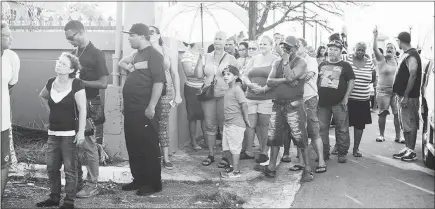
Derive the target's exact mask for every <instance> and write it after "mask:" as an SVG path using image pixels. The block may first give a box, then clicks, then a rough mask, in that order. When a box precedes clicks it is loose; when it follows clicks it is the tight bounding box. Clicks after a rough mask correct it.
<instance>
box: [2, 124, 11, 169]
mask: <svg viewBox="0 0 435 209" xmlns="http://www.w3.org/2000/svg"><path fill="white" fill-rule="evenodd" d="M11 138H12V131H11V129H8V130H4V131H2V133H1V140H2V142H1V146H2V148H1V152H2V153H1V158H2V159H1V161H2V162H1V165H2V169H3V168H8V166H9V165H10V164H11V148H10V141H11Z"/></svg>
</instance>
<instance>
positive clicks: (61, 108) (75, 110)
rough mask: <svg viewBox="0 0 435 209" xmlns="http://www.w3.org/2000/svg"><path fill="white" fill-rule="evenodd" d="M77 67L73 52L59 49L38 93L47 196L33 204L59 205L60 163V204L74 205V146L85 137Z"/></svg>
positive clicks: (83, 103) (83, 111) (82, 94)
mask: <svg viewBox="0 0 435 209" xmlns="http://www.w3.org/2000/svg"><path fill="white" fill-rule="evenodd" d="M80 68H81V67H80V63H79V59H78V58H77V57H76V56H74V55H72V54H71V53H62V54H61V55H60V57H59V59H58V60H57V61H56V67H55V71H56V73H57V76H56V77H54V78H50V79H49V80H48V82H47V84H46V85H45V86H44V88H43V89H42V91H41V93H40V94H39V97H40V99H41V102H42V105H43V106H44V107H45V108H46V110H47V112H48V114H49V119H48V121H49V127H48V141H47V154H46V163H47V173H48V179H49V182H50V198H49V199H47V200H44V201H42V202H39V203H37V204H36V206H37V207H53V206H59V203H60V197H61V195H60V192H61V184H60V182H61V175H60V168H61V167H62V163H63V165H64V171H65V181H66V184H65V193H66V196H65V199H64V201H63V205H62V206H61V208H74V199H75V198H76V189H77V181H78V179H77V178H78V176H77V162H78V153H77V146H79V145H82V144H83V143H84V141H85V127H86V114H87V112H86V93H85V89H84V85H83V82H82V81H81V80H80V79H76V78H75V77H76V73H77V71H78V70H79V69H80ZM77 120H78V121H77ZM77 122H78V124H77ZM90 134H93V133H90ZM87 135H89V134H87Z"/></svg>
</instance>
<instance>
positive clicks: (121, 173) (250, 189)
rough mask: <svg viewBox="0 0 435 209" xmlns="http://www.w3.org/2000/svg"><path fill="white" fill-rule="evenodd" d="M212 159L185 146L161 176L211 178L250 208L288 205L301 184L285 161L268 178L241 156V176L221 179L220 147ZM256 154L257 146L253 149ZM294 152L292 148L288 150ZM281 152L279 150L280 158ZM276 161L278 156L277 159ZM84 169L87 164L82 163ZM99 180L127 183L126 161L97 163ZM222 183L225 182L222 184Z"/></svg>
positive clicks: (31, 169)
mask: <svg viewBox="0 0 435 209" xmlns="http://www.w3.org/2000/svg"><path fill="white" fill-rule="evenodd" d="M217 150H218V151H217V152H216V153H217V154H216V156H215V162H214V163H213V164H211V165H210V166H203V165H202V164H201V162H202V160H204V159H205V158H206V157H207V154H208V149H203V150H199V151H193V150H192V149H191V148H190V147H184V148H181V149H180V150H178V151H177V152H176V153H174V154H173V155H172V156H171V162H172V164H173V165H174V169H172V170H168V169H166V168H164V167H162V180H163V181H164V182H165V181H175V182H196V183H198V182H199V183H200V182H204V181H208V182H210V181H212V182H215V183H216V185H219V184H221V185H222V186H223V188H222V190H224V191H228V192H231V193H234V194H237V195H238V196H240V197H242V198H244V199H245V200H247V201H246V203H245V205H246V206H244V207H245V208H246V207H249V208H257V207H258V208H264V207H272V206H273V207H274V208H276V207H279V208H282V207H284V208H288V207H289V206H290V204H291V203H292V201H293V198H294V195H295V194H296V192H297V191H298V190H299V188H300V183H299V181H300V178H301V172H289V171H288V168H289V167H290V166H291V165H292V164H289V163H285V164H284V165H281V166H279V167H278V169H277V177H276V178H275V179H269V178H266V177H264V174H263V173H261V172H258V171H255V170H253V168H254V165H255V164H256V163H255V160H242V161H241V168H240V170H241V172H242V176H241V177H240V178H236V179H221V178H220V172H221V171H223V169H221V168H218V167H217V164H218V163H219V162H220V160H221V148H220V147H219V146H218V147H217ZM254 151H255V152H256V154H257V153H258V150H257V149H255V150H254ZM291 152H292V156H295V150H293V149H292V150H291ZM281 156H282V152H280V155H279V158H278V159H280V158H281ZM278 162H279V160H278ZM62 169H63V168H62ZM83 170H84V172H86V171H85V170H86V168H85V167H83ZM99 171H100V175H99V181H100V182H109V181H112V182H116V183H129V182H131V180H132V177H131V173H130V168H129V165H128V162H124V163H122V164H121V165H120V166H100V170H99ZM61 174H62V185H64V183H65V182H64V178H63V176H64V173H63V171H61ZM10 175H12V176H28V177H36V178H47V174H46V166H45V165H33V164H25V163H19V164H18V169H17V171H16V172H13V173H11V174H10ZM224 185H225V186H224Z"/></svg>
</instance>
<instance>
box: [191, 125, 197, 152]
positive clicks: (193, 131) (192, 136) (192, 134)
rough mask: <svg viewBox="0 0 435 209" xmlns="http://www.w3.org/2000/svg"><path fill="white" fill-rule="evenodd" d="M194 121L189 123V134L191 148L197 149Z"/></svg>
mask: <svg viewBox="0 0 435 209" xmlns="http://www.w3.org/2000/svg"><path fill="white" fill-rule="evenodd" d="M196 122H197V121H196V120H190V121H189V133H190V143H191V144H192V147H193V148H195V147H198V143H197V142H196Z"/></svg>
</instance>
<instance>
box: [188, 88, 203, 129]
mask: <svg viewBox="0 0 435 209" xmlns="http://www.w3.org/2000/svg"><path fill="white" fill-rule="evenodd" d="M198 90H199V89H198V88H194V87H191V86H188V85H186V84H185V85H184V99H185V101H186V111H187V119H188V120H189V121H193V120H203V119H204V111H203V110H202V105H201V102H200V101H198V97H197V96H196V93H197V92H198Z"/></svg>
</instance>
